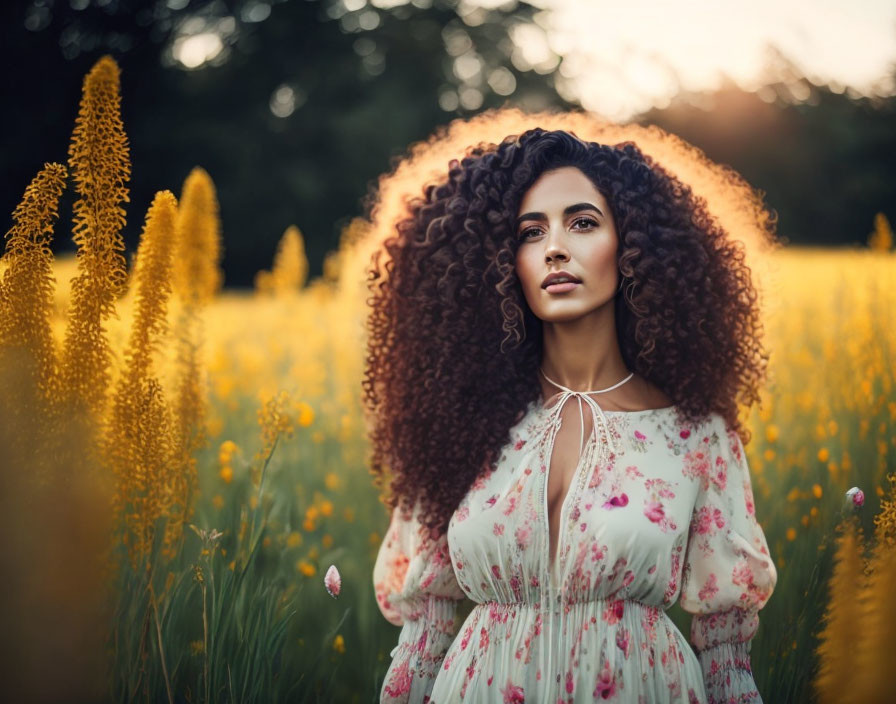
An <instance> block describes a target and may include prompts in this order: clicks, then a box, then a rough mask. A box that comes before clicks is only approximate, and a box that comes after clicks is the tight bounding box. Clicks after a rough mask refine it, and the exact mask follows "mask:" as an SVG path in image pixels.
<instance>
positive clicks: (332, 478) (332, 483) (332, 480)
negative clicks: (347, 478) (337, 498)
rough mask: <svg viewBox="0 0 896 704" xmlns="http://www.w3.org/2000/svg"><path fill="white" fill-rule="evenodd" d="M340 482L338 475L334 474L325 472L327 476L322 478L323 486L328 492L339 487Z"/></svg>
mask: <svg viewBox="0 0 896 704" xmlns="http://www.w3.org/2000/svg"><path fill="white" fill-rule="evenodd" d="M341 483H342V482H341V480H340V479H339V475H338V474H336V473H335V472H327V476H326V477H324V485H325V486H326V487H327V489H329V490H330V491H335V490H336V489H338V488H339V486H340V485H341Z"/></svg>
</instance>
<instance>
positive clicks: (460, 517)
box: [454, 506, 470, 523]
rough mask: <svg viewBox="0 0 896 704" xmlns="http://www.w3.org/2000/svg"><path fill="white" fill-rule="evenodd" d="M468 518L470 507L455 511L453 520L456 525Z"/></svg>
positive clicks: (462, 507)
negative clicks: (455, 521)
mask: <svg viewBox="0 0 896 704" xmlns="http://www.w3.org/2000/svg"><path fill="white" fill-rule="evenodd" d="M469 516H470V507H469V506H461V507H460V508H459V509H457V513H455V514H454V518H455V519H456V520H457V522H458V523H460V522H461V521H464V520H466V519H467V518H469Z"/></svg>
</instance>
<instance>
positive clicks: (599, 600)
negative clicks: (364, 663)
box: [476, 596, 666, 613]
mask: <svg viewBox="0 0 896 704" xmlns="http://www.w3.org/2000/svg"><path fill="white" fill-rule="evenodd" d="M617 601H623V602H625V603H627V604H634V605H637V606H640V607H643V608H645V609H651V610H654V611H662V612H664V613H665V611H666V609H665V607H663V606H662V605H659V604H648V603H647V602H644V601H641V600H639V599H633V598H632V597H627V596H620V597H616V596H610V597H589V598H587V599H578V600H576V601H557V602H555V603H554V605H553V606H554V610H555V611H559V610H560V609H561V608H562V607H563V606H578V605H580V604H592V603H596V604H605V605H609V604H613V603H615V602H617ZM476 607H483V608H484V607H488V608H498V609H519V608H528V609H539V610H540V607H539V604H538V603H537V602H531V601H497V600H494V599H492V600H489V601H481V602H476Z"/></svg>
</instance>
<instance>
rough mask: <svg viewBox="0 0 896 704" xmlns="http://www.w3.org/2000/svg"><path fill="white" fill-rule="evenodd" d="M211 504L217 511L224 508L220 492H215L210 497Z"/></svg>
mask: <svg viewBox="0 0 896 704" xmlns="http://www.w3.org/2000/svg"><path fill="white" fill-rule="evenodd" d="M212 506H214V507H215V508H216V509H217V510H218V511H220V510H221V509H222V508H224V497H223V496H221V495H220V494H215V495H214V496H213V497H212Z"/></svg>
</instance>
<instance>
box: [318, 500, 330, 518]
mask: <svg viewBox="0 0 896 704" xmlns="http://www.w3.org/2000/svg"><path fill="white" fill-rule="evenodd" d="M320 512H321V515H323V516H332V515H333V502H332V501H330V500H329V499H324V500H323V501H321V503H320Z"/></svg>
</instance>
